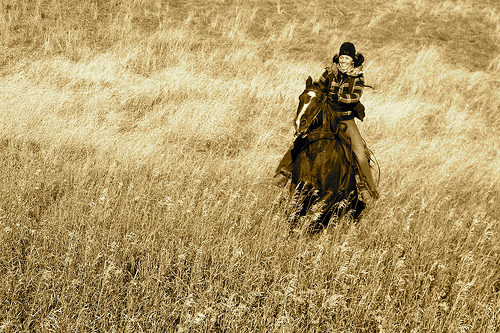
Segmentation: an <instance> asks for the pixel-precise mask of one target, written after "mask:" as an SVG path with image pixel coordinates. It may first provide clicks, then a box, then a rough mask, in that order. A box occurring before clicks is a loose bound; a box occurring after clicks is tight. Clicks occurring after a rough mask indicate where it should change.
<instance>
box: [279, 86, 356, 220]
mask: <svg viewBox="0 0 500 333" xmlns="http://www.w3.org/2000/svg"><path fill="white" fill-rule="evenodd" d="M324 87H328V82H326V83H325V84H324V86H322V85H320V84H318V83H317V82H314V83H313V81H312V78H311V77H310V76H309V77H308V78H307V80H306V89H305V90H304V91H303V92H302V94H301V95H300V96H299V105H298V108H297V115H296V117H295V120H294V127H295V136H296V140H295V144H294V150H295V153H294V155H296V157H295V162H294V164H293V171H292V177H291V178H292V179H291V185H290V198H291V200H290V206H291V214H290V216H289V220H290V224H291V228H292V229H293V228H294V227H295V225H296V224H297V222H298V220H299V219H300V217H302V216H306V215H310V214H312V215H313V221H312V223H311V225H310V226H309V228H311V230H319V229H321V228H323V227H326V226H327V225H328V222H329V221H330V220H331V219H332V218H336V219H340V218H341V217H343V216H345V215H346V214H350V215H351V216H352V218H353V219H354V220H358V218H359V216H360V214H361V212H362V211H363V209H364V208H365V204H364V202H363V201H361V200H359V199H358V192H357V188H356V171H355V170H356V168H357V166H356V163H355V158H354V155H353V153H352V151H351V149H350V140H349V139H348V137H347V135H346V134H345V125H344V124H342V123H341V122H340V121H339V118H338V116H337V114H336V112H335V111H334V110H333V109H332V108H331V107H330V106H329V105H328V103H327V96H328V95H327V93H328V89H327V88H324Z"/></svg>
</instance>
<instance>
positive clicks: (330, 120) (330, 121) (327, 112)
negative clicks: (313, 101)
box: [319, 103, 338, 133]
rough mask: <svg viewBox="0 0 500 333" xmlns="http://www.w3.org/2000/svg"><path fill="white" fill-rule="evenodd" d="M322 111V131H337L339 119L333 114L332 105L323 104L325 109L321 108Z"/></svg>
mask: <svg viewBox="0 0 500 333" xmlns="http://www.w3.org/2000/svg"><path fill="white" fill-rule="evenodd" d="M321 113H322V117H323V121H322V124H321V126H320V128H319V130H320V131H321V132H333V133H336V132H337V126H338V124H337V120H336V119H335V116H334V114H333V110H332V108H331V107H330V105H328V103H325V105H323V109H322V110H321Z"/></svg>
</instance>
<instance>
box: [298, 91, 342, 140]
mask: <svg viewBox="0 0 500 333" xmlns="http://www.w3.org/2000/svg"><path fill="white" fill-rule="evenodd" d="M309 91H313V92H315V93H317V94H320V95H321V98H322V101H321V105H320V107H319V108H318V111H317V112H316V113H315V114H314V116H313V118H312V120H311V123H310V125H309V126H311V125H312V124H314V122H315V121H319V120H318V119H317V118H318V115H319V114H320V112H321V111H323V112H324V110H323V109H324V108H325V106H326V103H327V101H328V96H327V95H326V94H325V93H324V92H322V91H321V90H319V89H311V88H308V89H306V90H304V92H303V93H302V94H304V93H307V92H309ZM332 112H333V110H332ZM338 132H339V127H338V126H337V128H336V129H335V132H314V133H311V132H310V129H309V127H308V128H307V129H306V130H305V131H304V132H303V133H301V134H297V136H302V137H303V138H306V139H307V141H308V142H309V143H312V142H315V141H318V140H323V139H327V140H336V139H337V134H338Z"/></svg>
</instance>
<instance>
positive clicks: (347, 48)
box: [339, 42, 356, 59]
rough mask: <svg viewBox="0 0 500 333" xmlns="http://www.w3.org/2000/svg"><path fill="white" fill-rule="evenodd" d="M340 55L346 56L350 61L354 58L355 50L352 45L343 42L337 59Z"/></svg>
mask: <svg viewBox="0 0 500 333" xmlns="http://www.w3.org/2000/svg"><path fill="white" fill-rule="evenodd" d="M341 55H348V56H349V57H351V58H352V59H354V58H355V57H356V48H355V47H354V44H353V43H350V42H345V43H344V44H342V45H341V46H340V51H339V57H340V56H341Z"/></svg>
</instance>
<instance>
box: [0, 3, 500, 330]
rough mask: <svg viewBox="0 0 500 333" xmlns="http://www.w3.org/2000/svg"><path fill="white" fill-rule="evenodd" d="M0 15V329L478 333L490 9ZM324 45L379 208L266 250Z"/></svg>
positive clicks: (261, 6)
mask: <svg viewBox="0 0 500 333" xmlns="http://www.w3.org/2000/svg"><path fill="white" fill-rule="evenodd" d="M0 5H1V6H0V7H1V11H0V27H1V28H0V32H1V34H2V37H3V39H2V41H3V42H2V44H1V47H2V48H1V51H2V52H1V58H0V59H1V61H2V64H3V68H2V71H1V73H2V76H1V78H0V100H1V101H2V103H0V156H1V159H0V184H1V185H0V198H1V201H0V244H1V245H0V331H1V332H19V331H41V332H48V331H58V332H68V331H75V332H86V331H109V332H112V331H119V332H122V331H133V332H136V331H150V332H152V331H155V332H156V331H161V332H176V331H178V332H193V331H195V332H218V331H225V332H233V331H244V332H250V331H263V332H358V331H359V332H363V331H367V332H373V331H376V332H389V331H395V332H419V331H423V332H424V331H425V332H461V331H467V330H468V331H474V332H495V331H496V330H497V328H498V327H500V298H499V292H500V272H499V270H498V265H499V258H500V247H499V245H498V244H500V223H499V216H500V209H499V207H500V206H499V194H500V184H499V180H498V174H499V172H500V162H499V161H500V159H499V158H498V151H499V143H498V142H499V141H498V137H499V130H500V117H499V116H498V107H499V104H500V98H499V95H498V92H497V91H498V80H497V78H496V74H498V56H497V55H496V53H493V54H490V53H488V52H487V51H488V50H497V51H498V46H495V44H494V43H492V42H491V41H494V40H495V41H497V40H498V31H500V30H499V28H498V24H499V20H498V14H495V12H494V11H492V9H493V8H494V7H495V3H494V2H481V3H480V4H479V3H477V2H475V1H468V0H463V1H446V2H444V3H442V2H436V1H431V0H422V1H398V2H394V3H392V4H389V3H386V2H379V1H375V0H373V1H371V2H369V3H366V2H363V1H354V2H353V4H352V6H350V7H348V8H347V7H343V6H340V5H338V6H337V5H336V4H335V3H333V2H332V3H328V4H325V5H324V7H323V9H324V11H321V10H319V9H318V8H322V6H323V4H322V3H321V4H320V3H319V2H318V3H316V4H315V3H309V2H301V1H298V2H297V1H285V0H280V1H268V2H261V1H250V2H245V3H243V2H242V3H239V2H236V3H232V2H231V3H230V2H225V1H215V0H214V1H208V2H205V3H204V4H203V5H201V4H196V2H192V1H184V2H180V1H175V2H173V1H172V2H168V1H167V2H164V1H133V0H129V1H122V2H113V1H109V2H106V3H101V2H94V1H83V2H81V4H80V7H78V8H79V9H78V10H75V9H74V8H72V10H69V9H68V8H70V7H72V3H71V2H70V1H63V0H60V1H52V2H50V3H49V2H32V1H27V0H22V1H17V2H16V1H7V0H6V1H3V2H1V3H0ZM320 5H321V6H320ZM373 8H375V10H373ZM474 9H477V11H475V10H474ZM394 13H396V14H394ZM484 13H489V14H488V15H483V14H484ZM271 14H272V15H271ZM394 15H396V16H394ZM426 15H428V17H430V19H429V20H427V21H425V20H423V18H424V17H426ZM443 15H445V16H446V19H445V18H443ZM415 19H417V23H418V22H420V23H421V24H423V23H425V22H426V23H425V24H426V25H422V26H420V32H418V31H416V30H415V28H418V24H417V26H415V25H413V24H412V23H411V20H415ZM356 20H358V21H359V22H361V23H365V24H364V25H363V24H360V25H353V26H352V28H349V27H350V26H351V25H349V24H346V23H350V22H355V21H356ZM33 22H35V23H37V25H34V24H33ZM370 22H371V23H370ZM464 22H467V23H468V24H470V25H473V24H479V25H481V26H482V27H483V35H482V36H481V39H480V41H481V43H485V45H486V46H485V48H483V49H481V50H479V49H478V50H475V48H477V45H475V44H474V43H472V44H470V43H467V42H466V41H465V40H466V37H467V38H469V37H470V36H469V35H468V34H469V32H464V31H459V32H457V31H449V30H446V29H448V27H449V26H451V27H453V26H455V25H460V24H463V23H464ZM402 23H404V24H402ZM368 24H370V26H368V27H367V25H368ZM23 29H24V30H23ZM417 30H418V29H417ZM391 31H392V33H389V32H391ZM432 31H438V32H441V35H440V34H433V33H431V34H430V33H428V32H432ZM394 32H397V33H398V36H394V35H393V33H394ZM457 33H461V34H462V36H463V37H464V38H465V39H464V40H463V39H458V38H457V35H456V34H457ZM443 36H444V37H446V38H449V39H448V40H447V41H446V42H443V40H442V39H440V38H442V37H443ZM400 37H401V38H400ZM344 39H350V40H353V41H355V42H356V43H357V45H359V48H360V51H362V52H363V53H364V54H365V56H366V58H367V63H366V66H365V69H366V79H367V83H368V84H372V85H374V86H375V88H376V90H375V91H371V90H369V89H366V91H365V95H364V96H363V101H364V103H365V105H366V107H367V118H366V120H365V122H363V123H360V125H359V126H360V129H361V131H362V134H363V136H364V137H365V138H366V140H367V142H368V144H369V146H370V147H371V148H372V149H373V150H374V151H375V154H376V156H377V159H378V160H379V163H380V166H381V180H380V181H381V182H380V189H381V192H382V198H381V199H380V200H379V201H378V204H377V206H376V207H375V208H374V209H373V210H372V211H370V212H367V213H366V214H364V217H363V219H362V220H361V221H360V222H359V223H357V224H353V223H352V222H351V221H349V220H341V221H339V223H338V224H336V225H332V226H330V227H329V228H328V229H327V230H326V231H325V232H324V233H321V234H319V235H316V236H313V237H298V238H289V237H288V226H287V224H286V222H285V221H286V216H285V205H286V198H287V193H286V191H282V190H280V189H277V188H274V187H273V186H271V185H270V184H269V180H270V178H271V176H272V174H273V171H274V168H275V166H276V164H277V162H278V161H279V159H280V157H281V155H282V154H283V153H284V152H285V151H286V149H287V148H288V145H289V144H290V142H291V140H292V132H293V129H292V126H291V121H292V118H293V115H294V112H295V108H296V106H297V96H298V94H299V93H300V92H301V91H302V90H303V88H304V84H305V79H306V78H307V76H308V75H312V76H313V77H315V78H317V77H318V75H319V74H321V71H322V70H323V68H324V66H326V64H327V62H328V61H329V59H330V58H331V56H332V53H333V52H334V51H335V50H336V48H337V47H338V45H339V44H340V43H341V42H342V41H343V40H344ZM456 47H458V49H456V50H457V51H460V52H457V53H460V56H458V57H455V54H452V53H450V49H453V48H456ZM332 50H333V51H332ZM497 53H498V52H497Z"/></svg>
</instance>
